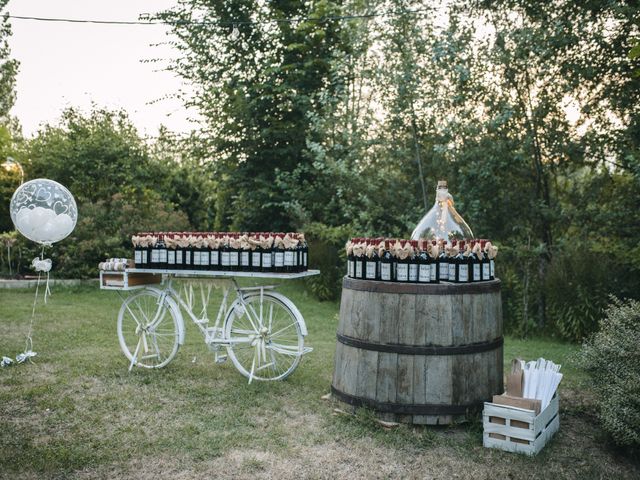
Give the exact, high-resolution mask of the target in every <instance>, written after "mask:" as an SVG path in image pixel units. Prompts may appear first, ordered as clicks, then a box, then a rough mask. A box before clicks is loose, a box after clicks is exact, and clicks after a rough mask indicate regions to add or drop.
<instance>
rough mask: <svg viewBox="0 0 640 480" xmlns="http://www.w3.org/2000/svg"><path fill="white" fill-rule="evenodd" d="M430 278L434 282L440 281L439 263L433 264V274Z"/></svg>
mask: <svg viewBox="0 0 640 480" xmlns="http://www.w3.org/2000/svg"><path fill="white" fill-rule="evenodd" d="M429 278H430V279H431V281H432V282H436V281H438V264H437V263H435V262H434V263H432V264H431V274H430V277H429Z"/></svg>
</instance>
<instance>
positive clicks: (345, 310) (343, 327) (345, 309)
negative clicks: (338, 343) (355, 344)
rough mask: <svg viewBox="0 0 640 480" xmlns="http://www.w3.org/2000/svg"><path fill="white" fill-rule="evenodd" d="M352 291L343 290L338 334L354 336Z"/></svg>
mask: <svg viewBox="0 0 640 480" xmlns="http://www.w3.org/2000/svg"><path fill="white" fill-rule="evenodd" d="M353 295H354V292H353V291H352V290H348V289H346V288H343V289H342V298H341V299H340V316H339V317H338V333H340V334H343V335H349V336H353V327H352V326H351V311H352V308H353Z"/></svg>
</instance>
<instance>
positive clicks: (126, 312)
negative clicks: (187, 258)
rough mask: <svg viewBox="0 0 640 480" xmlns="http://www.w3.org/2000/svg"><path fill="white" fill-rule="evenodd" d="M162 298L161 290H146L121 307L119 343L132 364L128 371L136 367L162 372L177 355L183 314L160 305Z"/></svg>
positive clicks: (170, 306) (165, 304) (164, 304)
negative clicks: (180, 319)
mask: <svg viewBox="0 0 640 480" xmlns="http://www.w3.org/2000/svg"><path fill="white" fill-rule="evenodd" d="M161 296H162V293H161V292H160V291H159V290H157V289H150V288H147V289H144V290H142V291H141V292H140V293H137V294H135V295H132V296H131V297H129V298H127V299H126V300H125V301H124V302H123V303H122V307H120V312H119V313H118V339H119V340H120V348H121V349H122V351H123V352H124V354H125V356H126V357H127V358H128V359H129V361H130V362H131V363H130V366H129V370H131V368H132V367H133V366H134V365H137V366H139V367H144V368H162V367H164V366H165V365H166V364H167V363H169V362H170V361H171V360H172V359H173V357H174V356H175V354H176V353H177V351H178V348H179V346H180V344H179V340H180V336H179V330H178V321H179V320H178V318H179V315H180V312H176V311H175V308H174V307H173V306H172V305H170V304H168V303H166V302H162V303H160V298H161Z"/></svg>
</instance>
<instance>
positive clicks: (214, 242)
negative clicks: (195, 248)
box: [207, 233, 220, 270]
mask: <svg viewBox="0 0 640 480" xmlns="http://www.w3.org/2000/svg"><path fill="white" fill-rule="evenodd" d="M207 246H208V248H209V268H210V269H211V270H220V250H219V248H218V238H217V236H216V234H215V233H209V234H208V235H207Z"/></svg>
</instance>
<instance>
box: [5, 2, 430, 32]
mask: <svg viewBox="0 0 640 480" xmlns="http://www.w3.org/2000/svg"><path fill="white" fill-rule="evenodd" d="M436 10H438V8H434V7H425V8H420V9H415V10H390V11H386V12H370V13H361V14H351V15H326V16H321V17H291V18H272V19H266V20H215V21H180V20H177V21H168V20H97V19H78V18H55V17H36V16H28V15H10V14H5V15H3V16H4V17H5V18H9V19H12V20H33V21H38V22H57V23H86V24H97V25H144V26H149V25H163V26H180V25H203V26H221V27H232V26H240V25H267V24H274V23H275V24H278V23H298V22H318V23H324V22H330V21H340V20H358V19H369V18H375V17H385V16H402V15H419V14H422V13H430V12H433V11H436Z"/></svg>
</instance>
